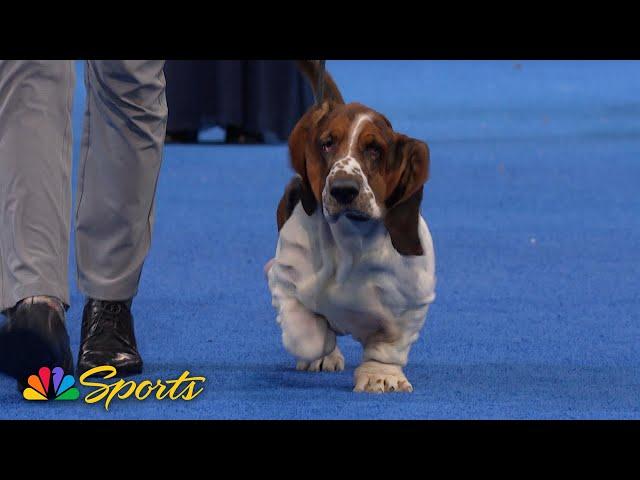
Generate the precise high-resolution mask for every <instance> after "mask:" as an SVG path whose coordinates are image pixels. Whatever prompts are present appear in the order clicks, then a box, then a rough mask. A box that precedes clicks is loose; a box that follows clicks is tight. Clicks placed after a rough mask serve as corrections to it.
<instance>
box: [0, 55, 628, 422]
mask: <svg viewBox="0 0 640 480" xmlns="http://www.w3.org/2000/svg"><path fill="white" fill-rule="evenodd" d="M328 68H329V69H330V70H331V72H332V73H333V74H334V76H335V77H336V80H337V82H338V84H339V85H340V86H341V88H342V90H343V93H344V96H345V98H346V99H348V100H357V101H360V102H363V103H366V104H368V105H370V106H371V107H373V108H376V109H378V110H380V111H381V112H383V113H384V114H386V115H387V116H388V117H389V119H390V120H391V122H392V123H393V125H394V127H395V128H396V130H399V131H402V132H404V133H406V134H409V135H412V136H415V137H418V138H421V139H424V140H426V141H428V142H429V144H430V147H431V153H432V171H431V172H432V173H431V180H430V181H429V183H428V184H427V187H426V190H425V197H424V203H423V213H424V216H425V217H426V219H427V222H428V223H429V226H430V228H431V232H432V234H433V238H434V242H435V248H436V258H437V273H438V289H437V299H436V302H435V304H434V305H433V307H432V308H431V310H430V312H429V317H428V319H427V323H426V326H425V328H424V330H423V333H422V337H421V339H420V340H419V341H418V342H417V344H416V345H415V346H414V348H413V350H412V353H411V357H410V363H409V366H408V368H407V369H406V373H407V375H408V377H409V378H410V380H411V381H412V383H413V385H414V387H415V392H414V393H413V394H410V395H402V394H394V395H382V396H376V395H364V394H360V395H357V394H354V393H352V392H351V387H352V383H351V382H352V375H353V370H354V368H355V366H356V365H357V361H358V358H359V354H360V348H359V346H358V345H357V344H356V343H355V342H353V341H352V340H351V339H349V338H341V339H340V342H339V343H340V346H341V348H342V349H343V351H344V353H345V357H346V363H347V369H346V371H345V372H342V373H339V374H335V373H315V374H311V373H303V372H297V371H295V369H294V362H293V359H292V358H290V357H289V356H288V354H287V353H286V352H285V351H284V349H283V347H282V346H281V343H280V332H279V328H278V326H277V324H276V322H275V316H274V311H273V309H272V307H271V305H270V296H269V292H268V289H267V286H266V282H265V280H264V278H263V273H262V267H263V264H264V263H265V262H266V261H267V260H268V259H269V258H271V256H272V255H273V252H274V248H275V244H276V227H275V213H274V212H275V206H276V204H277V201H278V200H279V196H280V194H281V192H282V189H283V186H284V184H285V182H286V181H287V180H288V178H289V177H290V175H291V173H290V171H289V169H288V164H287V153H286V149H285V147H284V146H256V147H228V146H211V145H209V146H168V147H167V148H166V158H165V162H164V165H163V169H162V173H161V179H160V185H159V190H158V192H159V193H158V212H157V222H156V230H155V237H154V243H153V247H152V251H151V254H150V257H149V259H148V262H147V264H146V268H145V271H144V273H143V276H142V282H141V287H140V294H139V296H138V298H137V299H136V301H135V303H134V314H135V315H136V321H137V331H138V337H139V343H140V348H141V351H142V354H143V356H144V359H145V361H146V370H145V373H144V374H143V375H141V376H138V377H136V378H137V379H142V378H150V379H156V378H163V379H169V378H175V377H177V376H178V375H179V374H180V373H182V371H184V370H189V371H191V372H192V373H193V374H197V375H204V376H206V377H207V382H206V387H205V390H204V392H203V393H202V394H201V395H200V396H199V397H198V398H196V399H195V400H193V401H191V402H184V401H173V402H172V401H167V400H165V401H157V400H150V399H149V400H145V401H142V402H140V401H136V400H131V399H128V400H121V401H114V403H112V405H111V408H110V410H109V411H108V412H106V411H105V410H104V409H103V408H102V406H101V405H87V404H84V403H83V402H81V401H78V402H67V403H63V402H49V403H48V404H42V403H39V402H26V401H24V400H23V399H22V398H21V397H20V395H19V394H18V393H17V392H16V390H15V386H14V384H13V382H11V381H9V380H8V379H6V378H2V379H0V416H1V417H2V418H78V419H86V418H96V419H122V418H130V419H136V418H153V419H173V418H195V419H205V418H211V419H215V418H218V419H220V418H234V419H236V418H242V419H246V418H261V419H262V418H267V419H289V418H297V419H312V418H313V419H315V418H349V419H382V418H385V419H433V418H563V419H564V418H600V419H601V418H640V403H639V400H638V399H640V322H638V314H639V312H640V281H639V279H640V271H639V270H640V195H638V191H639V186H640V62H529V61H526V62H520V63H517V62H371V61H366V62H365V61H359V62H336V61H331V62H328ZM79 70H81V65H79ZM79 73H81V72H79ZM79 78H82V77H81V76H79ZM83 100H84V91H83V88H82V84H81V81H79V82H78V88H77V96H76V104H75V110H74V133H75V135H76V137H75V139H76V142H75V144H76V147H77V146H78V143H79V138H80V127H81V113H82V103H83ZM77 153H78V150H77V149H76V152H75V157H74V160H75V159H77ZM74 270H75V264H73V265H72V271H74ZM70 281H71V282H72V288H73V302H74V304H73V307H72V308H71V310H70V312H69V326H70V332H71V338H72V340H73V348H74V351H77V347H78V341H79V327H80V318H79V317H80V312H81V307H82V305H81V303H82V301H81V297H80V296H79V294H78V291H77V287H76V284H75V279H74V278H71V279H70ZM81 391H82V392H83V393H86V392H87V390H85V389H81Z"/></svg>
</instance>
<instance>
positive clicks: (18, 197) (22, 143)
mask: <svg viewBox="0 0 640 480" xmlns="http://www.w3.org/2000/svg"><path fill="white" fill-rule="evenodd" d="M74 81H75V72H74V65H73V62H71V61H35V60H20V61H18V60H15V61H14V60H5V61H0V311H4V312H5V313H6V314H7V322H6V323H5V324H3V325H2V328H1V329H0V371H3V372H4V373H8V374H10V375H13V376H14V377H17V378H20V379H22V378H21V377H22V376H23V375H27V374H30V373H34V372H35V371H37V369H38V368H40V367H42V366H43V365H48V366H63V368H65V370H67V371H68V373H71V372H69V370H70V369H71V368H72V366H73V364H72V362H71V352H70V350H69V339H68V336H67V333H66V329H65V325H64V308H63V305H62V304H65V305H68V304H69V288H68V281H67V264H68V250H69V218H70V213H71V189H70V172H71V105H72V101H73V89H74ZM23 300H25V301H23ZM27 300H28V301H27ZM51 363H53V364H55V365H51Z"/></svg>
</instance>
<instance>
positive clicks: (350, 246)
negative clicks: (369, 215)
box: [322, 216, 388, 282]
mask: <svg viewBox="0 0 640 480" xmlns="http://www.w3.org/2000/svg"><path fill="white" fill-rule="evenodd" d="M322 220H323V221H322V224H323V225H324V227H325V228H324V232H323V233H324V234H323V242H326V243H331V244H333V245H334V246H335V249H333V250H334V251H335V254H336V256H337V260H338V261H337V262H336V265H337V266H338V270H337V271H336V280H337V281H338V282H340V281H341V279H343V278H346V276H347V274H348V273H349V271H350V270H351V268H352V267H353V266H354V264H356V263H358V262H359V261H360V259H362V258H363V257H367V256H370V255H375V254H376V251H380V250H381V249H382V242H384V240H385V238H386V236H387V235H388V232H387V230H386V228H385V226H384V223H383V222H381V221H378V220H369V221H366V222H354V221H351V220H349V219H348V218H346V217H344V216H342V217H340V218H339V219H338V220H337V221H335V222H331V223H329V222H327V220H326V219H324V218H323V219H322ZM331 250H332V249H328V250H327V251H331Z"/></svg>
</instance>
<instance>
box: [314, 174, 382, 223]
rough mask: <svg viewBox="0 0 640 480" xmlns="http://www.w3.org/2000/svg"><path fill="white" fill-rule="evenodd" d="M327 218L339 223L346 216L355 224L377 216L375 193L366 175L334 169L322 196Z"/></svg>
mask: <svg viewBox="0 0 640 480" xmlns="http://www.w3.org/2000/svg"><path fill="white" fill-rule="evenodd" d="M322 203H323V207H324V212H325V216H327V218H328V220H330V221H337V220H338V219H339V218H340V217H342V216H344V217H346V218H348V219H349V220H352V221H354V222H365V221H367V220H371V219H372V218H373V217H375V216H376V204H375V200H374V197H373V192H372V191H371V189H370V188H369V185H368V184H367V181H366V178H365V177H364V175H361V174H357V173H355V174H354V173H349V174H346V172H345V171H344V170H343V169H341V168H336V169H332V171H331V173H330V174H329V176H328V177H327V180H326V185H325V188H324V191H323V194H322Z"/></svg>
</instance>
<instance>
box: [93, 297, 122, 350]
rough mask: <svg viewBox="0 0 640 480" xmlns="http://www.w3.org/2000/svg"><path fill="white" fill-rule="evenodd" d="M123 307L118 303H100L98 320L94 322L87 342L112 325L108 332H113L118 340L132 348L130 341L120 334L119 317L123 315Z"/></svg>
mask: <svg viewBox="0 0 640 480" xmlns="http://www.w3.org/2000/svg"><path fill="white" fill-rule="evenodd" d="M122 309H123V306H122V305H121V304H120V303H117V302H100V303H99V304H98V313H97V318H96V319H95V320H94V321H93V325H91V329H90V330H89V332H88V333H87V336H86V338H85V342H86V341H87V340H89V339H90V338H93V337H97V336H99V335H100V334H101V333H102V332H104V330H105V326H107V325H111V327H112V328H110V329H108V331H110V332H112V333H113V334H114V335H115V336H116V338H117V339H118V340H119V341H120V342H122V343H124V344H125V345H127V346H130V344H129V342H128V340H127V339H126V338H125V337H124V336H123V335H122V334H121V333H120V330H119V328H118V327H119V326H120V324H119V321H118V320H119V317H118V315H120V313H122Z"/></svg>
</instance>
